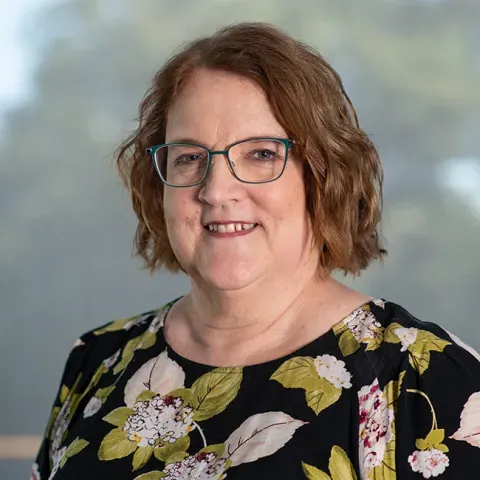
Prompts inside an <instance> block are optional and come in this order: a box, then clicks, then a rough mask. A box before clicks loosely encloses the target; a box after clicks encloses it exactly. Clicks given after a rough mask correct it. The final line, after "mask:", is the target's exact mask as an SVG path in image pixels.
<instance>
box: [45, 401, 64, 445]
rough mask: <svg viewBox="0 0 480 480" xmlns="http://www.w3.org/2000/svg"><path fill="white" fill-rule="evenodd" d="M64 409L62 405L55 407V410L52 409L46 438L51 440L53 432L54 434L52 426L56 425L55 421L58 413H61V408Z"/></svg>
mask: <svg viewBox="0 0 480 480" xmlns="http://www.w3.org/2000/svg"><path fill="white" fill-rule="evenodd" d="M61 409H62V407H54V408H53V410H52V414H51V415H50V419H49V420H48V425H47V429H46V431H47V434H46V438H47V439H48V440H51V434H52V428H53V426H54V425H55V421H56V419H57V417H58V414H59V413H60V410H61Z"/></svg>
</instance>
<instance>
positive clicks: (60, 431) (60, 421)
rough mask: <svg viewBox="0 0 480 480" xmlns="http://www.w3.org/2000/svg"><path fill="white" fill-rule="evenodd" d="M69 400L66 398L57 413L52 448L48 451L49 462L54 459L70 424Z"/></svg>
mask: <svg viewBox="0 0 480 480" xmlns="http://www.w3.org/2000/svg"><path fill="white" fill-rule="evenodd" d="M70 402H71V400H70V398H68V399H67V400H66V401H65V403H64V404H63V405H62V408H61V409H60V411H59V412H58V415H57V418H56V419H55V423H54V425H53V428H52V446H51V449H50V455H51V457H50V458H51V460H52V462H53V459H54V458H55V456H56V454H57V451H58V449H59V448H60V445H61V444H62V438H63V435H64V433H65V432H66V431H67V428H68V424H69V422H70V420H69V417H70Z"/></svg>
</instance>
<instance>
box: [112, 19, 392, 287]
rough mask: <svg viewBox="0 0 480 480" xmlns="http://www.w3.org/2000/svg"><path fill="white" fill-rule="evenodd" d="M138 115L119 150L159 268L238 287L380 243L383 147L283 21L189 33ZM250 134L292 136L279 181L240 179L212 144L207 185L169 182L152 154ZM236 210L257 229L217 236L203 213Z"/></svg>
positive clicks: (140, 249) (140, 239) (145, 240)
mask: <svg viewBox="0 0 480 480" xmlns="http://www.w3.org/2000/svg"><path fill="white" fill-rule="evenodd" d="M139 120H140V122H139V126H138V129H137V130H136V131H135V132H134V133H133V135H132V136H131V137H130V138H129V139H127V141H125V142H124V144H123V145H122V146H121V147H120V149H119V151H118V158H117V160H118V166H119V170H120V174H121V176H122V178H123V179H124V181H125V182H126V184H127V186H128V187H129V189H130V191H131V196H132V201H133V207H134V210H135V212H136V214H137V216H138V219H139V224H138V228H137V234H136V239H135V248H136V251H137V253H138V254H140V255H141V256H142V257H143V258H144V259H145V261H146V263H147V265H148V266H149V267H150V269H152V270H154V269H156V268H158V267H164V268H166V269H167V270H170V271H177V270H180V269H183V270H185V271H186V272H187V273H189V274H190V275H195V274H199V275H200V276H202V277H204V278H205V279H206V280H207V281H210V282H213V283H215V284H217V286H218V287H220V288H239V287H240V286H241V285H243V284H244V283H245V282H247V283H248V282H250V281H254V280H255V279H256V278H258V277H261V276H268V275H278V274H287V275H288V274H289V272H290V271H293V270H295V268H298V267H299V265H302V264H304V263H305V262H307V263H308V262H312V261H313V262H315V263H316V266H317V268H318V270H319V272H320V273H330V272H331V271H332V270H336V269H340V270H343V271H345V272H347V273H353V274H357V273H359V272H360V270H362V269H363V268H365V267H366V266H367V265H368V264H369V263H370V262H371V261H372V260H374V259H376V258H381V256H382V255H383V254H384V253H385V252H384V250H383V249H382V247H381V245H380V239H379V234H378V231H377V228H378V223H379V221H380V213H381V184H382V168H381V164H380V161H379V158H378V154H377V152H376V150H375V148H374V147H373V145H372V144H371V142H370V140H369V139H368V137H367V135H366V134H365V133H364V132H363V131H361V130H360V128H359V127H358V124H357V120H356V115H355V111H354V109H353V106H352V105H351V103H350V101H349V99H348V97H347V95H346V94H345V92H344V90H343V86H342V83H341V80H340V78H339V77H338V75H337V74H336V72H335V71H334V70H333V69H332V67H330V65H329V64H328V63H327V62H326V61H325V60H324V59H323V58H322V57H321V56H320V55H319V54H318V53H317V52H315V51H314V50H313V49H311V48H310V47H308V46H305V45H303V44H301V43H300V42H298V41H295V40H294V39H292V38H291V37H289V36H288V35H286V34H284V33H282V32H280V31H279V30H277V29H275V28H274V27H271V26H268V25H264V24H239V25H235V26H232V27H227V28H224V29H222V30H220V31H219V32H218V33H216V34H215V35H213V36H211V37H206V38H202V39H199V40H197V41H194V42H192V43H191V44H189V45H187V46H186V47H185V48H184V49H183V50H182V51H181V52H180V53H178V54H177V55H175V56H174V57H173V58H171V59H170V60H169V61H168V62H167V63H166V64H165V66H164V67H163V68H162V69H161V70H160V71H159V72H158V73H157V74H156V76H155V78H154V81H153V85H152V87H151V89H150V90H149V92H148V93H147V95H146V97H145V98H144V100H143V102H142V104H141V107H140V119H139ZM252 137H253V138H257V137H273V138H281V139H285V140H294V141H295V144H294V145H293V146H292V147H291V149H290V152H289V158H288V160H287V162H286V164H285V170H284V172H283V174H282V175H281V176H280V177H279V178H278V179H276V180H275V181H273V182H269V183H259V184H251V183H243V182H240V181H239V179H238V178H236V177H235V176H234V175H233V172H232V171H231V169H232V165H230V166H229V165H228V164H227V162H226V161H225V157H223V156H221V155H215V156H214V157H213V159H214V163H213V165H211V169H210V171H209V173H208V176H207V178H206V180H205V181H204V182H203V183H201V184H200V185H196V186H192V187H187V188H174V187H171V186H166V185H164V184H163V183H162V181H161V179H160V177H159V175H158V173H157V171H156V168H155V164H154V162H153V161H152V159H151V158H150V157H149V155H148V154H147V153H146V149H147V148H149V147H152V146H155V145H162V144H166V143H172V142H179V141H186V140H189V141H190V143H197V144H200V145H203V146H204V147H207V148H209V149H210V150H226V149H227V148H228V147H229V146H230V145H232V144H234V143H236V142H239V141H242V140H245V139H248V138H252ZM192 141H193V142H192ZM276 145H278V143H277V144H276ZM285 148H287V147H285ZM235 152H237V153H238V149H237V150H235V151H234V153H235ZM262 156H265V153H264V152H260V153H256V154H255V158H257V157H260V158H261V157H262ZM267 156H268V154H267ZM192 158H193V157H192ZM195 158H197V157H195ZM236 168H239V167H236ZM230 220H234V221H238V222H245V223H247V224H248V223H249V222H250V223H254V224H255V225H256V227H255V228H254V229H253V231H251V232H249V233H247V234H245V235H240V236H235V237H229V238H218V237H216V236H215V232H213V236H212V234H211V232H209V230H208V228H212V227H209V226H208V225H207V226H206V225H205V224H206V223H209V222H210V223H211V222H221V221H230ZM230 228H231V227H230ZM237 228H239V227H237ZM220 230H222V229H220Z"/></svg>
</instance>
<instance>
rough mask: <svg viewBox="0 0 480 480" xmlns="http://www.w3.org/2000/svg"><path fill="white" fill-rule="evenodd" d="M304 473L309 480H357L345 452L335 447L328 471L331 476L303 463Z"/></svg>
mask: <svg viewBox="0 0 480 480" xmlns="http://www.w3.org/2000/svg"><path fill="white" fill-rule="evenodd" d="M302 468H303V473H305V476H306V477H307V478H308V480H357V474H356V473H355V469H354V468H353V465H352V462H351V461H350V459H349V458H348V456H347V454H346V453H345V451H344V450H343V449H342V448H341V447H339V446H338V445H335V446H334V447H333V448H332V451H331V453H330V459H329V461H328V469H329V471H330V476H328V475H327V474H326V473H325V472H322V471H321V470H319V469H318V468H316V467H314V466H312V465H308V464H307V463H304V462H302Z"/></svg>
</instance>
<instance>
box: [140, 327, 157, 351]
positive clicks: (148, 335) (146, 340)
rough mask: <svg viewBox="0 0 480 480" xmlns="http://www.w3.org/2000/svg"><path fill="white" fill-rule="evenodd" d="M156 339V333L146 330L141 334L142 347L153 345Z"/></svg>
mask: <svg viewBox="0 0 480 480" xmlns="http://www.w3.org/2000/svg"><path fill="white" fill-rule="evenodd" d="M156 341H157V334H156V333H155V332H149V331H148V330H147V331H146V332H145V333H144V334H143V341H142V349H144V350H145V349H147V348H150V347H153V346H154V345H155V342H156Z"/></svg>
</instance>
